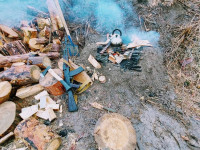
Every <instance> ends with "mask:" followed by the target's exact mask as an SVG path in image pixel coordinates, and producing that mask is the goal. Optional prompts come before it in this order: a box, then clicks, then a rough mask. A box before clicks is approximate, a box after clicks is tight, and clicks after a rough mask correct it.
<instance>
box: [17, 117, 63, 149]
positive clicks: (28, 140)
mask: <svg viewBox="0 0 200 150" xmlns="http://www.w3.org/2000/svg"><path fill="white" fill-rule="evenodd" d="M14 133H15V137H16V138H18V139H22V140H23V141H24V143H25V144H26V145H27V146H31V147H32V148H33V149H37V150H57V149H58V148H59V147H60V144H61V138H60V137H59V136H58V135H57V134H56V133H53V132H52V131H51V129H50V127H47V126H46V125H44V124H40V123H39V121H38V120H36V119H34V118H30V119H27V120H23V121H22V122H20V123H19V125H18V126H17V127H16V129H15V131H14Z"/></svg>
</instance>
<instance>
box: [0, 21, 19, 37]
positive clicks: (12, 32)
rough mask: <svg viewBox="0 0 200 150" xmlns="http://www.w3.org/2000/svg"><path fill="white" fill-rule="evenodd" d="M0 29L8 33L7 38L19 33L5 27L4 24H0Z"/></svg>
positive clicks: (16, 35)
mask: <svg viewBox="0 0 200 150" xmlns="http://www.w3.org/2000/svg"><path fill="white" fill-rule="evenodd" d="M0 30H1V31H3V32H4V33H6V34H8V37H9V38H18V37H19V35H18V34H17V33H16V32H15V31H13V30H12V29H11V28H10V27H7V26H5V25H1V24H0Z"/></svg>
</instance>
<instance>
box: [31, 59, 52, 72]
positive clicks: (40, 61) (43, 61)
mask: <svg viewBox="0 0 200 150" xmlns="http://www.w3.org/2000/svg"><path fill="white" fill-rule="evenodd" d="M27 64H30V65H37V66H38V67H40V68H42V69H45V68H46V67H48V66H51V60H50V59H49V57H47V56H44V57H42V56H39V57H29V59H28V61H27Z"/></svg>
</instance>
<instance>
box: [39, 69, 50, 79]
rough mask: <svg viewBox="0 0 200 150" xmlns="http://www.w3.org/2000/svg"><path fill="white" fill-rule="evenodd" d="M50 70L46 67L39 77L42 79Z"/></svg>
mask: <svg viewBox="0 0 200 150" xmlns="http://www.w3.org/2000/svg"><path fill="white" fill-rule="evenodd" d="M49 69H51V67H50V66H48V67H46V69H45V70H44V71H43V72H41V73H40V77H42V78H44V76H45V75H46V74H47V72H48V70H49Z"/></svg>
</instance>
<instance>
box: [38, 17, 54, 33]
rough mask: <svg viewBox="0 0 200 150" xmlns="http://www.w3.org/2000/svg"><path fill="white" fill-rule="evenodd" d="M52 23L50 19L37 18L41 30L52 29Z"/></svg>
mask: <svg viewBox="0 0 200 150" xmlns="http://www.w3.org/2000/svg"><path fill="white" fill-rule="evenodd" d="M50 22H51V21H50V19H45V18H37V24H38V28H39V29H40V30H42V29H44V27H45V26H48V27H50Z"/></svg>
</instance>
